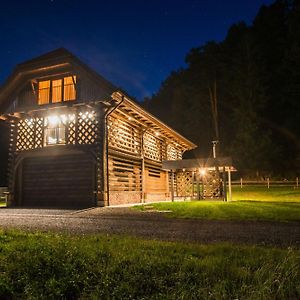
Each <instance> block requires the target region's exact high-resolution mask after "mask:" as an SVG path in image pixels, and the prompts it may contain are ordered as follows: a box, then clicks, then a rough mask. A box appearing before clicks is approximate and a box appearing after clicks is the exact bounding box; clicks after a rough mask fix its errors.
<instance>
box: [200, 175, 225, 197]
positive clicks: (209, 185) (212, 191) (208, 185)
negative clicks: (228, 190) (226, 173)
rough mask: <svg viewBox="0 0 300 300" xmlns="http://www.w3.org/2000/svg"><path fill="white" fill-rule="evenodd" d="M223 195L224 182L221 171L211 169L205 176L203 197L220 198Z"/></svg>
mask: <svg viewBox="0 0 300 300" xmlns="http://www.w3.org/2000/svg"><path fill="white" fill-rule="evenodd" d="M221 196H222V182H221V179H220V173H219V172H217V171H210V172H208V173H207V174H206V175H205V176H204V177H203V197H204V198H219V197H221Z"/></svg>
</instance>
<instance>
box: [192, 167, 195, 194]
mask: <svg viewBox="0 0 300 300" xmlns="http://www.w3.org/2000/svg"><path fill="white" fill-rule="evenodd" d="M194 185H195V171H192V200H194V192H195V189H194Z"/></svg>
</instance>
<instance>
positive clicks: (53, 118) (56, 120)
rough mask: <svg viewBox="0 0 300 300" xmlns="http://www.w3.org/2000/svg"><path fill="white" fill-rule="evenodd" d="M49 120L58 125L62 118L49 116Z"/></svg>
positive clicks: (51, 123)
mask: <svg viewBox="0 0 300 300" xmlns="http://www.w3.org/2000/svg"><path fill="white" fill-rule="evenodd" d="M48 122H49V125H52V126H56V125H57V124H58V123H59V122H60V119H59V117H58V116H49V117H48Z"/></svg>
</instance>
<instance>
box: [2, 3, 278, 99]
mask: <svg viewBox="0 0 300 300" xmlns="http://www.w3.org/2000/svg"><path fill="white" fill-rule="evenodd" d="M272 2H273V1H271V0H244V1H240V0H228V1H226V0H223V1H222V0H210V1H201V0H200V1H199V0H198V1H197V0H173V1H172V0H140V1H137V0H124V1H117V0H108V1H101V0H99V1H92V0H85V1H82V0H38V1H30V0H27V1H26V0H19V1H16V0H8V1H3V2H1V8H0V43H1V44H0V84H1V83H3V81H4V80H5V79H6V77H7V76H8V75H9V73H10V72H11V71H12V69H13V67H14V66H15V65H16V64H17V63H20V62H22V61H24V60H27V59H30V58H33V57H35V56H38V55H40V54H43V53H45V52H48V51H51V50H53V49H55V48H59V47H65V48H67V49H68V50H70V51H71V52H73V53H74V54H75V55H77V56H78V57H79V58H80V59H82V60H83V61H84V62H85V63H87V64H88V65H90V66H91V67H92V68H93V69H95V70H96V71H97V72H99V73H100V74H101V75H103V76H104V77H106V78H107V79H108V80H110V81H112V82H113V83H114V84H115V85H117V86H120V87H122V88H123V89H124V90H126V91H127V92H128V93H129V94H131V95H132V96H134V97H136V98H137V99H138V100H142V99H143V97H144V96H151V94H153V93H155V92H156V91H157V90H158V88H159V86H160V84H161V82H162V81H163V80H164V79H165V78H166V77H167V76H168V75H169V73H170V72H171V71H172V70H176V69H178V68H179V67H181V66H184V58H185V55H186V54H187V52H188V51H189V50H190V49H191V48H193V47H197V46H200V45H202V44H204V43H205V42H206V41H209V40H216V41H221V40H222V39H224V37H225V35H226V32H227V30H228V28H229V27H230V25H232V24H233V23H236V22H238V21H241V20H244V21H246V22H247V23H251V22H252V20H253V18H254V17H255V15H256V13H257V11H258V9H259V8H260V6H261V5H263V4H266V5H268V4H271V3H272Z"/></svg>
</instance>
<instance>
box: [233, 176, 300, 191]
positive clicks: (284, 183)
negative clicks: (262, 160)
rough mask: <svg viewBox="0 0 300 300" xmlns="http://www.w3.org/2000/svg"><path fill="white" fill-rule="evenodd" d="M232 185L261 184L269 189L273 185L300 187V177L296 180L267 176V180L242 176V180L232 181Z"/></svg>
mask: <svg viewBox="0 0 300 300" xmlns="http://www.w3.org/2000/svg"><path fill="white" fill-rule="evenodd" d="M232 185H234V186H240V187H241V188H243V187H244V186H247V185H259V186H266V187H267V188H268V189H269V188H270V187H271V186H291V187H293V188H297V189H298V188H299V178H298V177H296V178H295V180H271V179H270V178H266V179H265V180H244V179H243V178H240V180H235V181H232Z"/></svg>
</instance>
